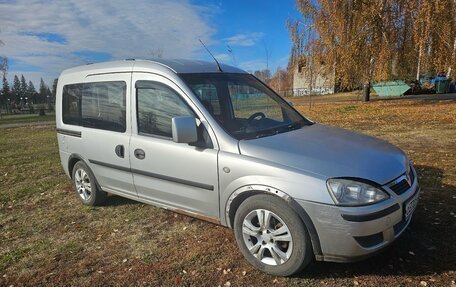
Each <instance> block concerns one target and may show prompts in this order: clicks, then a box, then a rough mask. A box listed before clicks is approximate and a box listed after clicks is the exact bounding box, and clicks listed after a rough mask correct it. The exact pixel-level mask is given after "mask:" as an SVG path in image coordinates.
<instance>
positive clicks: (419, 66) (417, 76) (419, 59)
mask: <svg viewBox="0 0 456 287" xmlns="http://www.w3.org/2000/svg"><path fill="white" fill-rule="evenodd" d="M422 52H423V43H420V48H419V51H418V65H417V67H416V80H417V81H419V80H420V74H421V54H422Z"/></svg>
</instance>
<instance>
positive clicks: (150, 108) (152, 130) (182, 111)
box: [136, 81, 195, 138]
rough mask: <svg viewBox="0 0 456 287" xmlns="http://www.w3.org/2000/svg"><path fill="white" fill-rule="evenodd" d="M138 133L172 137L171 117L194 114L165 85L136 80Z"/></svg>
mask: <svg viewBox="0 0 456 287" xmlns="http://www.w3.org/2000/svg"><path fill="white" fill-rule="evenodd" d="M136 90H137V104H138V109H137V110H138V115H137V116H138V131H139V133H144V134H151V135H158V136H163V137H168V138H171V137H172V132H171V121H172V118H173V117H179V116H195V114H194V113H193V111H192V110H191V109H190V107H189V106H188V105H187V104H186V103H185V102H184V101H183V99H182V98H181V97H180V96H179V95H178V94H177V93H176V92H175V91H173V90H172V89H170V88H168V87H167V86H165V85H163V84H160V83H155V82H150V81H138V82H136Z"/></svg>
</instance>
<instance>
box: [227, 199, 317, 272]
mask: <svg viewBox="0 0 456 287" xmlns="http://www.w3.org/2000/svg"><path fill="white" fill-rule="evenodd" d="M234 234H235V236H236V241H237V243H238V246H239V248H240V250H241V252H242V254H243V255H244V257H245V258H246V259H247V261H249V262H250V263H251V264H252V265H253V266H255V267H256V268H257V269H260V270H262V271H264V272H266V273H269V274H272V275H278V276H289V275H292V274H295V273H297V272H299V271H301V270H302V269H303V268H304V267H306V266H307V265H308V264H309V263H310V261H311V260H312V258H313V253H312V246H311V241H310V238H309V234H308V232H307V230H306V228H305V226H304V224H303V223H302V221H301V219H300V218H299V216H298V214H296V212H294V211H293V210H292V209H291V207H290V206H289V205H288V204H286V203H285V202H284V201H283V200H282V199H280V198H278V197H276V196H272V195H266V194H261V195H255V196H252V197H249V198H248V199H246V200H245V201H244V202H243V203H242V204H241V205H240V206H239V208H238V210H237V212H236V215H235V219H234Z"/></svg>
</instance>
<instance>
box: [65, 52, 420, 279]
mask: <svg viewBox="0 0 456 287" xmlns="http://www.w3.org/2000/svg"><path fill="white" fill-rule="evenodd" d="M56 111H57V114H56V121H57V135H58V142H59V152H60V158H61V162H62V165H63V168H64V170H65V172H66V173H67V175H68V176H70V177H71V179H72V181H73V183H74V186H75V190H76V193H77V195H78V197H79V198H80V200H81V201H82V203H83V204H86V205H98V204H101V203H103V202H104V201H105V200H106V196H107V194H108V193H111V194H116V195H120V196H123V197H127V198H130V199H134V200H137V201H141V202H144V203H148V204H152V205H155V206H159V207H163V208H166V209H170V210H173V211H175V212H179V213H183V214H187V215H190V216H193V217H196V218H200V219H203V220H207V221H210V222H214V223H217V224H221V225H224V226H227V227H229V228H232V229H234V235H235V237H236V241H237V243H238V245H239V249H240V251H241V252H242V254H243V255H244V257H245V259H246V260H247V261H248V262H250V263H251V264H252V265H253V266H255V267H256V268H258V269H260V270H262V271H264V272H267V273H270V274H273V275H280V276H287V275H291V274H294V273H296V272H299V271H300V270H302V269H303V268H304V267H305V266H306V265H308V264H309V262H310V261H311V260H312V259H314V258H315V259H316V260H320V261H335V262H349V261H354V260H360V259H363V258H365V257H368V256H369V255H372V254H374V253H376V252H377V251H380V250H381V249H383V248H384V247H386V246H387V245H389V244H390V243H391V242H393V241H394V240H395V239H396V238H397V237H398V236H400V235H401V233H402V232H403V231H404V230H405V229H406V227H407V226H408V224H409V223H410V220H411V217H412V214H413V212H414V210H415V208H416V205H417V202H418V197H419V192H420V189H419V186H418V182H417V175H416V172H415V170H414V168H413V165H412V164H411V162H410V161H409V160H408V159H407V156H406V155H405V154H404V152H402V151H401V150H400V149H398V148H397V147H395V146H393V145H391V144H389V143H387V142H385V141H382V140H379V139H376V138H373V137H370V136H366V135H362V134H358V133H354V132H350V131H347V130H343V129H339V128H333V127H329V126H325V125H321V124H318V123H315V122H313V121H311V120H309V119H307V118H305V117H303V116H302V115H301V114H300V113H299V112H297V111H296V110H295V109H294V108H293V107H292V106H291V105H290V104H289V103H288V102H286V101H285V100H284V99H282V98H281V97H280V96H278V95H277V94H276V93H275V92H274V91H273V90H271V89H270V88H269V87H268V86H266V85H265V84H264V83H263V82H261V81H259V80H258V79H257V78H255V77H254V76H253V75H251V74H248V73H246V72H245V71H242V70H240V69H237V68H235V67H231V66H227V65H220V66H218V65H216V64H214V63H210V62H202V61H189V60H160V61H146V60H125V61H116V62H107V63H100V64H92V65H86V66H81V67H76V68H72V69H68V70H65V71H64V72H62V74H61V75H60V77H59V80H58V87H57V102H56Z"/></svg>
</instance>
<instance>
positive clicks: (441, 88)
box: [435, 79, 450, 94]
mask: <svg viewBox="0 0 456 287" xmlns="http://www.w3.org/2000/svg"><path fill="white" fill-rule="evenodd" d="M449 91H450V80H448V79H447V80H439V81H435V93H436V94H446V93H448V92H449Z"/></svg>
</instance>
